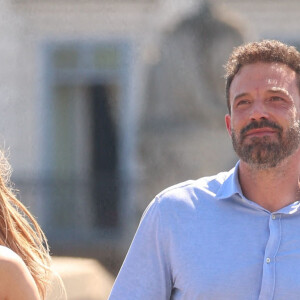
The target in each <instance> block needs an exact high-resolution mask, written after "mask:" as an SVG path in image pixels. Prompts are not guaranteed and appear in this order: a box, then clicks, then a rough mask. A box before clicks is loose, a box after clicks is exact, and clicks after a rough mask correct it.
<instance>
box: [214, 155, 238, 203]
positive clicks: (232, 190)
mask: <svg viewBox="0 0 300 300" xmlns="http://www.w3.org/2000/svg"><path fill="white" fill-rule="evenodd" d="M239 164H240V162H239V161H238V162H237V163H236V165H235V167H234V168H232V169H231V170H230V171H229V172H228V173H227V177H226V178H225V180H224V182H223V184H221V186H220V189H219V190H218V192H217V194H216V197H217V199H219V200H221V199H227V198H230V197H232V196H233V195H235V194H239V195H240V196H243V192H242V189H241V186H240V183H239Z"/></svg>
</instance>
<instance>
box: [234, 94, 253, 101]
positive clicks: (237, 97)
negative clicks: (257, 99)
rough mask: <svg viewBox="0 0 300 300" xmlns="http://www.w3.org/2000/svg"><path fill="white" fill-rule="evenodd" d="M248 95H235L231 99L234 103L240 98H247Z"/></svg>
mask: <svg viewBox="0 0 300 300" xmlns="http://www.w3.org/2000/svg"><path fill="white" fill-rule="evenodd" d="M248 95H249V94H248V93H240V94H238V95H236V96H235V97H234V98H233V102H234V101H236V100H237V99H239V98H241V97H245V96H248Z"/></svg>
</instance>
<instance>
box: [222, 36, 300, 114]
mask: <svg viewBox="0 0 300 300" xmlns="http://www.w3.org/2000/svg"><path fill="white" fill-rule="evenodd" d="M256 62H266V63H272V62H278V63H283V64H285V65H287V66H288V67H290V68H291V69H292V70H294V71H295V72H296V74H297V81H298V88H299V91H300V53H299V52H298V51H297V49H296V48H295V47H293V46H288V45H286V44H283V43H281V42H279V41H275V40H263V41H261V42H252V43H248V44H245V45H241V46H239V47H237V48H234V50H233V52H232V54H231V56H230V57H229V60H228V62H227V64H226V65H225V71H226V74H225V80H226V100H227V107H228V111H229V113H231V111H230V99H229V89H230V85H231V83H232V80H233V78H234V76H235V75H236V74H237V72H238V71H239V70H240V69H241V68H242V67H243V66H244V65H248V64H253V63H256Z"/></svg>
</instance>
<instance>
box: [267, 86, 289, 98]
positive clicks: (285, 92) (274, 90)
mask: <svg viewBox="0 0 300 300" xmlns="http://www.w3.org/2000/svg"><path fill="white" fill-rule="evenodd" d="M268 92H269V93H275V94H284V95H286V96H288V97H289V98H292V96H291V95H290V93H289V92H288V91H287V90H286V89H283V88H278V87H274V88H271V89H269V90H268Z"/></svg>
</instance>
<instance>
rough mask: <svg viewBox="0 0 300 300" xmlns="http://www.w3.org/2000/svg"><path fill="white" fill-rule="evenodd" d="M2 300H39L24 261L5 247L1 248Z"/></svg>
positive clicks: (0, 288)
mask: <svg viewBox="0 0 300 300" xmlns="http://www.w3.org/2000/svg"><path fill="white" fill-rule="evenodd" d="M26 297H27V298H26ZM30 297H31V298H30ZM0 299H16V300H17V299H18V300H19V299H20V300H23V299H39V294H38V290H37V287H36V284H35V282H34V280H33V278H32V276H31V274H30V272H29V270H28V268H27V266H26V265H25V263H24V261H23V260H22V259H21V257H20V256H19V255H17V254H16V253H15V252H14V251H12V250H11V249H9V248H7V247H4V246H0Z"/></svg>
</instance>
